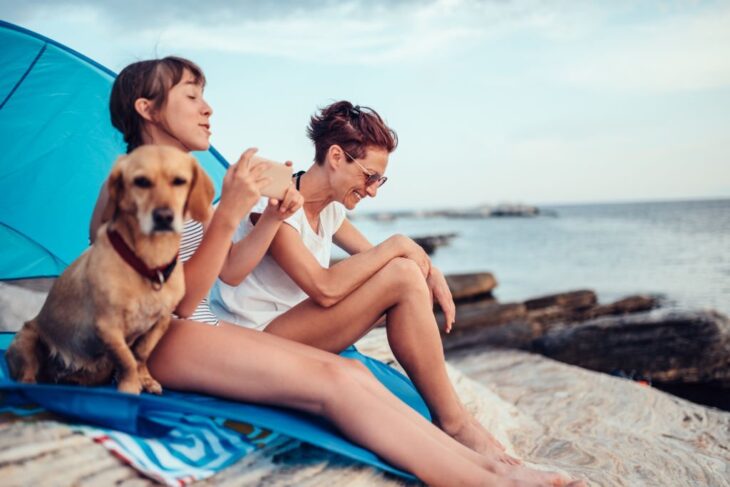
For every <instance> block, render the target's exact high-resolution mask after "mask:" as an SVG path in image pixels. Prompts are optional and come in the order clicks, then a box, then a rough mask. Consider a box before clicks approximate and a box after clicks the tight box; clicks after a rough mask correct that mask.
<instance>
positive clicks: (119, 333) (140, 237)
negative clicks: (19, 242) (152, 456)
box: [6, 145, 214, 394]
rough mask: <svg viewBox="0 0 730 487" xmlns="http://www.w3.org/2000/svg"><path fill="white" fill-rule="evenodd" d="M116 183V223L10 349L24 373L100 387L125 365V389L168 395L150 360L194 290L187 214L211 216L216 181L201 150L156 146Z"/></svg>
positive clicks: (14, 371)
mask: <svg viewBox="0 0 730 487" xmlns="http://www.w3.org/2000/svg"><path fill="white" fill-rule="evenodd" d="M108 190H109V201H108V204H107V207H106V209H105V210H104V218H103V220H104V221H109V223H107V224H104V225H102V226H101V228H100V229H99V231H98V233H97V238H96V242H95V243H94V245H93V246H92V247H90V248H89V249H88V250H87V251H86V252H84V253H83V254H82V255H81V256H80V257H79V258H78V259H76V260H75V261H74V262H73V263H72V264H71V265H70V266H69V267H68V268H67V269H66V270H65V271H64V272H63V274H61V276H60V277H59V278H58V279H57V280H56V282H55V283H54V285H53V287H52V288H51V291H50V293H49V295H48V298H47V299H46V302H45V303H44V305H43V308H42V309H41V311H40V313H39V314H38V316H36V317H35V318H34V319H32V320H30V321H28V322H26V323H25V325H24V326H23V328H22V329H21V330H20V331H19V332H18V334H17V335H16V337H15V339H14V340H13V343H12V344H11V345H10V347H9V348H8V351H7V353H6V357H7V360H8V365H9V367H10V373H11V375H12V377H13V378H14V379H16V380H19V381H21V382H29V383H33V382H36V381H37V380H38V381H41V382H64V383H76V384H82V385H97V384H103V383H106V382H108V381H109V380H110V379H111V378H112V375H113V373H114V370H115V369H116V371H117V379H118V383H119V386H118V388H119V390H120V391H123V392H129V393H133V394H139V392H140V390H141V389H144V390H146V391H148V392H153V393H157V394H159V393H160V392H162V388H161V387H160V384H159V383H158V382H157V381H156V380H155V379H154V378H152V376H151V375H150V373H149V370H148V369H147V363H146V361H147V358H148V357H149V355H150V353H151V352H152V350H153V349H154V347H155V345H157V342H158V341H159V340H160V338H161V337H162V335H163V334H164V333H165V331H166V330H167V328H168V326H169V324H170V315H171V313H172V312H173V310H174V309H175V307H176V306H177V304H178V303H179V302H180V300H181V299H182V297H183V295H184V293H185V281H184V276H183V269H182V265H181V264H179V263H177V254H178V250H179V247H180V236H181V235H180V234H181V232H182V228H183V220H184V218H185V215H186V213H188V214H189V216H190V217H191V218H193V219H195V220H198V221H204V220H205V219H206V216H207V215H208V211H209V208H210V204H211V201H212V199H213V195H214V189H213V183H212V182H211V181H210V178H209V177H208V176H207V175H206V174H205V172H204V171H203V169H201V168H200V166H199V165H198V163H197V162H196V160H195V158H194V157H193V156H191V155H189V154H185V153H184V152H182V151H180V150H177V149H174V148H172V147H164V146H152V145H149V146H142V147H140V148H138V149H136V150H135V151H133V152H132V153H131V154H129V155H128V156H123V157H121V158H119V160H118V161H117V162H116V164H115V165H114V167H113V168H112V172H111V175H110V176H109V180H108ZM125 247H126V250H125ZM130 347H131V349H130Z"/></svg>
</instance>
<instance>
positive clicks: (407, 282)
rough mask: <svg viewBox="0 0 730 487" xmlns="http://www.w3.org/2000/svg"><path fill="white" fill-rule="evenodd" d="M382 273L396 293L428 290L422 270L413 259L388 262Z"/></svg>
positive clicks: (396, 259) (400, 258) (399, 258)
mask: <svg viewBox="0 0 730 487" xmlns="http://www.w3.org/2000/svg"><path fill="white" fill-rule="evenodd" d="M382 272H384V273H386V275H387V276H388V281H389V283H390V284H392V285H393V289H394V290H396V291H412V290H414V289H417V290H425V291H427V290H428V288H427V287H426V280H425V279H424V278H423V274H422V273H421V268H420V267H418V264H416V263H415V262H414V261H412V260H411V259H406V258H403V257H397V258H395V259H393V260H391V261H390V262H388V263H387V264H386V265H385V267H383V269H382Z"/></svg>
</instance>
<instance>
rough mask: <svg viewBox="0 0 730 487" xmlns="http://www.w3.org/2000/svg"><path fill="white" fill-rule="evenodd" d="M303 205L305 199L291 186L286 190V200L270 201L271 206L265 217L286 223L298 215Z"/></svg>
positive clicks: (267, 207)
mask: <svg viewBox="0 0 730 487" xmlns="http://www.w3.org/2000/svg"><path fill="white" fill-rule="evenodd" d="M303 204H304V197H303V196H302V194H301V193H300V192H299V191H297V190H296V188H294V185H291V186H289V187H288V188H287V189H286V192H285V193H284V198H283V199H282V200H281V201H279V200H277V199H276V198H270V199H269V204H268V205H267V206H266V209H265V210H264V216H267V217H269V218H276V219H277V220H279V221H284V220H286V219H287V218H289V217H290V216H292V215H293V214H294V213H296V212H297V211H298V210H299V208H301V207H302V205H303Z"/></svg>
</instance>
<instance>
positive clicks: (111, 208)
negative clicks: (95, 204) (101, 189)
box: [101, 156, 127, 223]
mask: <svg viewBox="0 0 730 487" xmlns="http://www.w3.org/2000/svg"><path fill="white" fill-rule="evenodd" d="M126 159H127V158H126V157H125V156H121V157H119V159H117V162H115V163H114V166H113V167H112V172H111V173H110V174H109V178H108V179H107V181H106V189H107V195H108V196H109V197H108V198H107V200H106V206H105V207H104V212H103V213H102V214H101V221H102V223H103V222H108V221H109V220H111V219H112V218H114V215H115V214H116V213H117V210H118V209H119V203H120V202H121V201H122V197H123V196H124V179H123V178H122V168H123V166H124V161H126Z"/></svg>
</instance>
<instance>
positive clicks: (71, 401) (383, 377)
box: [0, 333, 431, 479]
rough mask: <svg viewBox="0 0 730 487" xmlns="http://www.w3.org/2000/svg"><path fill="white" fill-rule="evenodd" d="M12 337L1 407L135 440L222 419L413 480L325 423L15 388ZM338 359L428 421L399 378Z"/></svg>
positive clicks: (2, 374)
mask: <svg viewBox="0 0 730 487" xmlns="http://www.w3.org/2000/svg"><path fill="white" fill-rule="evenodd" d="M12 336H13V334H12V333H0V393H2V394H0V397H1V398H2V400H3V402H4V403H3V405H5V406H14V405H19V404H28V403H32V404H37V405H40V406H42V407H44V408H45V409H47V410H49V411H51V412H53V413H56V414H60V415H63V416H65V417H68V418H70V419H71V420H75V421H82V422H85V423H91V424H94V425H97V426H101V427H105V428H112V429H115V430H118V431H122V432H124V433H127V434H130V435H135V436H138V437H140V438H160V437H162V436H164V435H165V434H166V433H167V432H169V431H170V425H169V423H163V422H161V421H159V417H160V416H164V415H167V417H168V418H169V415H170V414H171V413H173V414H174V413H181V414H182V415H188V414H193V415H198V416H209V417H217V418H225V419H229V420H234V421H242V422H246V423H250V424H253V425H255V426H257V427H259V428H265V429H268V430H271V431H273V432H276V433H280V434H283V435H286V436H289V437H291V438H295V439H297V440H300V441H304V442H306V443H310V444H312V445H315V446H319V447H321V448H324V449H326V450H329V451H332V452H335V453H339V454H341V455H343V456H346V457H348V458H351V459H353V460H357V461H360V462H362V463H365V464H368V465H372V466H374V467H377V468H380V469H382V470H384V471H386V472H390V473H393V474H396V475H399V476H402V477H405V478H410V479H412V478H413V477H412V476H411V475H410V474H408V473H406V472H404V471H402V470H399V469H397V468H395V467H393V466H391V465H389V464H388V463H386V462H384V461H383V460H381V459H380V458H379V457H378V456H377V455H375V454H374V453H372V452H370V451H369V450H367V449H365V448H362V447H360V446H358V445H355V444H354V443H352V442H350V441H349V440H346V439H345V438H343V437H342V436H341V435H340V434H339V432H338V431H337V430H336V429H335V428H334V427H333V426H332V425H331V424H330V423H328V422H327V421H325V420H324V419H322V418H319V417H316V416H312V415H309V414H306V413H301V412H298V411H294V410H290V409H285V408H277V407H270V406H259V405H256V404H248V403H243V402H234V401H228V400H224V399H220V398H217V397H213V396H207V395H202V394H192V393H183V392H177V391H168V390H166V391H165V392H164V394H163V395H161V396H156V395H153V394H145V393H143V394H140V395H139V396H135V395H131V394H124V393H120V392H117V391H116V389H114V388H113V387H112V386H105V387H80V386H67V385H46V384H20V383H17V382H14V381H12V380H11V379H10V378H9V375H8V371H7V364H6V362H5V357H4V351H5V350H6V349H7V346H8V345H9V343H10V341H11V340H12ZM341 355H342V356H344V357H346V358H351V359H355V360H359V361H360V362H362V363H363V364H365V365H366V366H367V367H368V369H369V370H370V371H371V372H372V373H373V375H374V376H375V377H376V378H377V379H378V380H379V381H380V382H381V383H382V384H383V385H385V386H386V387H387V388H388V389H389V390H390V391H391V392H392V393H393V394H395V395H396V396H397V397H398V398H400V399H401V400H402V401H404V402H405V403H406V404H408V405H409V406H410V407H412V408H413V409H415V410H416V411H417V412H419V413H420V414H421V415H423V416H424V417H426V418H427V419H429V420H430V419H431V416H430V414H429V412H428V408H427V407H426V404H425V403H424V402H423V399H422V398H421V396H420V395H419V394H418V392H417V391H416V389H415V387H414V386H413V384H412V383H411V381H410V380H408V378H406V377H405V376H404V375H403V374H401V373H400V372H398V371H397V370H395V369H393V368H392V367H389V366H388V365H386V364H384V363H382V362H380V361H378V360H375V359H373V358H370V357H368V356H366V355H363V354H361V353H359V352H358V351H357V350H356V349H355V348H354V347H350V348H349V349H347V350H346V351H344V352H343V353H342V354H341ZM364 414H367V412H364Z"/></svg>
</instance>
